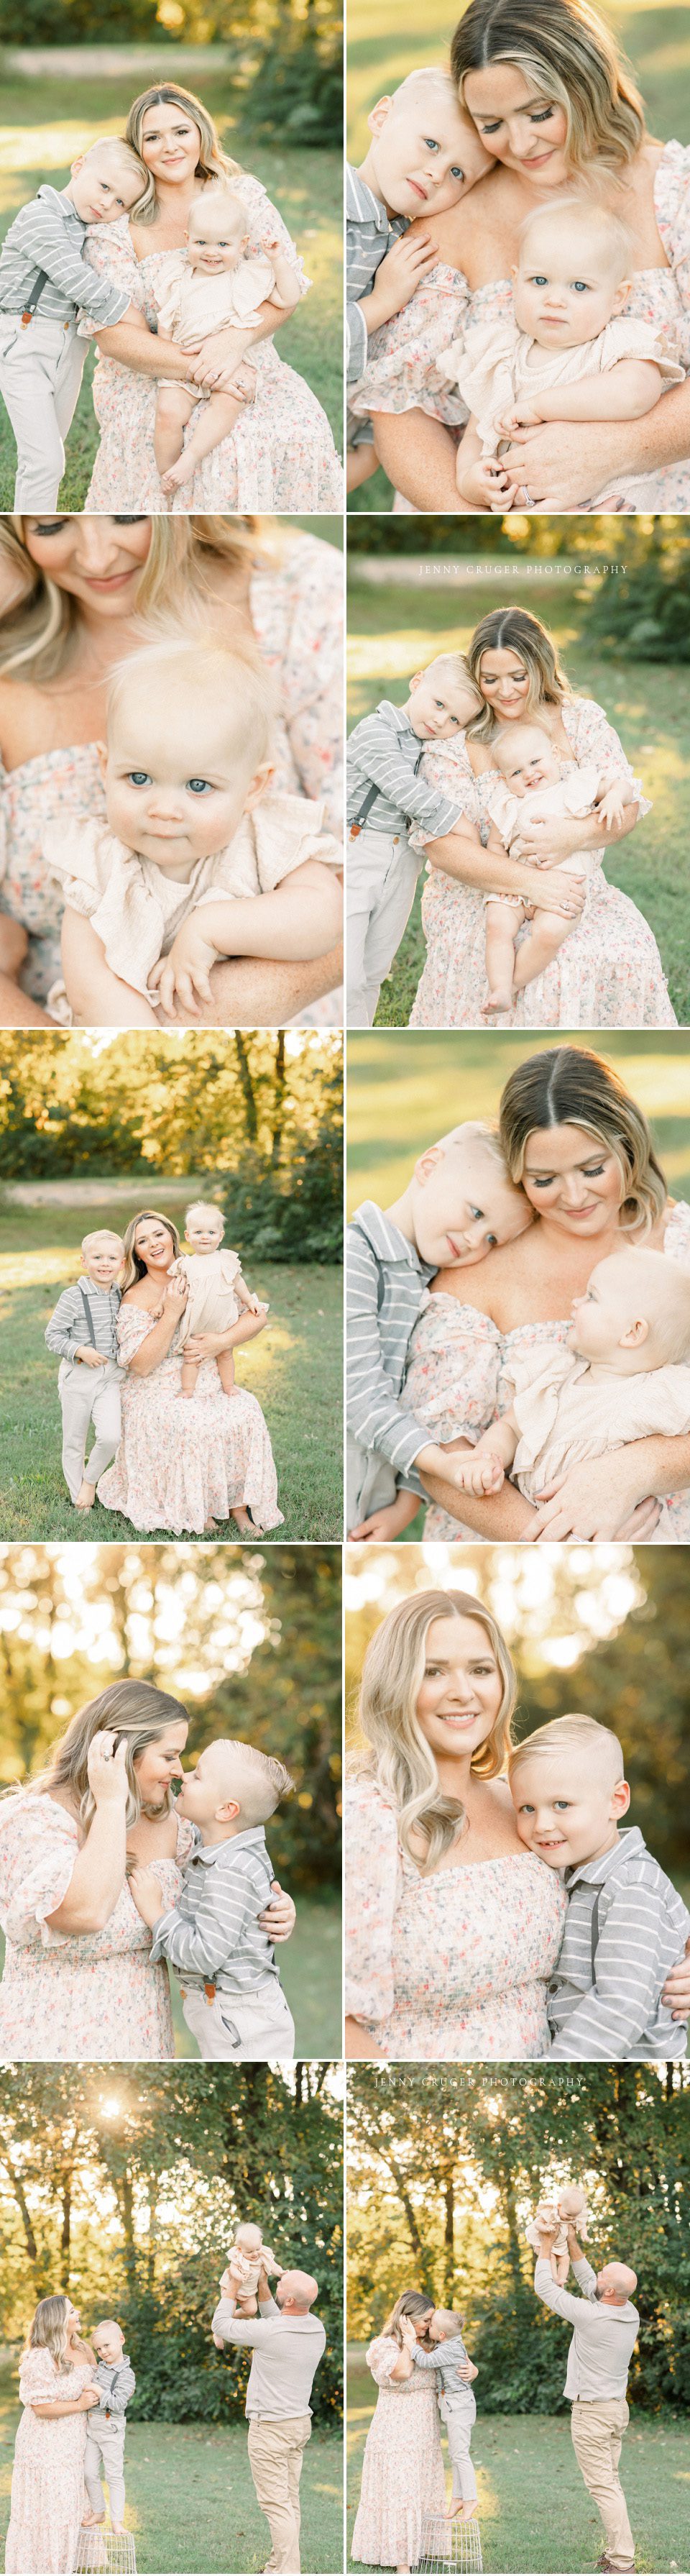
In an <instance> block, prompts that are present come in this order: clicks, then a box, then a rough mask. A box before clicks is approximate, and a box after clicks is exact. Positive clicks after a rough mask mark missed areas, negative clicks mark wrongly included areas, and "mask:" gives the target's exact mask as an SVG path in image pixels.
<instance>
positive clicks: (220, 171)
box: [125, 81, 242, 224]
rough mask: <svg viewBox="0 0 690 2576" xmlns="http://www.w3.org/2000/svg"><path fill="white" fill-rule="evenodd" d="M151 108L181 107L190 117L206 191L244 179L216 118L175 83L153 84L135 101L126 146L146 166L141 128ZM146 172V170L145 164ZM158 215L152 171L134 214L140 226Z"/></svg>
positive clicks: (197, 172)
mask: <svg viewBox="0 0 690 2576" xmlns="http://www.w3.org/2000/svg"><path fill="white" fill-rule="evenodd" d="M150 107H181V109H182V112H183V115H184V116H188V117H189V121H190V124H191V125H196V127H197V130H198V134H199V158H198V161H197V165H196V170H195V173H194V176H195V178H196V179H198V180H199V181H200V184H201V186H202V187H206V186H207V184H208V182H209V180H213V179H225V180H228V179H240V178H241V176H242V164H241V162H240V161H231V160H230V157H229V154H228V153H227V152H224V151H223V146H222V143H221V140H220V135H219V133H218V129H217V126H215V125H214V122H213V117H212V116H209V113H208V109H207V108H205V107H202V104H201V99H200V98H195V96H194V91H193V90H191V89H178V88H177V84H176V82H174V81H156V82H154V84H153V87H152V88H151V89H143V90H141V92H140V95H139V97H138V98H135V99H134V101H133V104H132V106H131V107H130V111H129V116H128V118H127V123H126V126H125V139H126V141H127V143H131V146H132V151H133V152H137V153H138V156H139V160H140V161H142V162H144V154H143V151H142V127H143V123H144V117H145V116H147V115H148V111H149V108H150ZM144 168H146V163H145V162H144ZM159 213H160V208H159V204H158V199H157V196H156V182H155V179H154V178H153V177H152V174H151V172H150V171H149V173H148V187H147V188H146V189H145V192H144V195H143V197H140V198H139V200H138V202H137V204H136V206H133V208H132V214H133V217H134V220H135V222H136V223H138V224H155V223H157V221H158V216H159Z"/></svg>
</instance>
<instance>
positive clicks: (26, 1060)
mask: <svg viewBox="0 0 690 2576" xmlns="http://www.w3.org/2000/svg"><path fill="white" fill-rule="evenodd" d="M200 1195H202V1196H203V1197H204V1198H211V1199H213V1200H216V1201H217V1203H218V1205H219V1206H220V1207H221V1208H222V1209H223V1213H224V1216H225V1237H224V1240H225V1242H226V1244H230V1245H232V1247H233V1249H234V1250H236V1251H237V1252H238V1253H239V1256H240V1260H241V1261H242V1265H243V1269H244V1275H245V1278H246V1280H247V1282H248V1285H249V1286H250V1287H251V1288H253V1289H255V1290H256V1292H257V1295H258V1296H260V1297H264V1298H267V1299H268V1301H269V1313H270V1320H269V1324H268V1326H267V1328H266V1331H265V1333H262V1334H261V1335H260V1336H259V1338H258V1340H257V1341H255V1342H250V1343H248V1344H247V1345H246V1346H243V1347H242V1349H241V1352H240V1354H239V1355H238V1360H237V1377H238V1383H239V1384H240V1385H242V1386H246V1387H248V1388H249V1389H250V1390H251V1392H252V1394H253V1395H256V1396H257V1397H258V1400H259V1403H260V1404H261V1405H262V1407H263V1410H264V1413H265V1415H266V1420H267V1423H268V1426H269V1432H270V1436H271V1442H272V1445H273V1452H274V1456H275V1460H276V1467H277V1471H278V1486H279V1501H280V1508H281V1511H282V1512H283V1514H284V1522H283V1524H282V1525H281V1526H280V1527H279V1528H278V1530H277V1531H276V1532H275V1534H274V1535H275V1537H276V1538H277V1539H280V1540H284V1539H286V1538H287V1539H293V1538H295V1539H324V1538H339V1537H340V1532H341V1528H342V1446H341V1436H340V1424H341V1416H342V1322H341V1317H342V1274H341V1260H342V1043H341V1039H340V1035H339V1033H338V1032H331V1031H325V1030H304V1029H287V1030H267V1029H259V1030H250V1031H245V1032H243V1031H242V1030H239V1029H238V1030H236V1031H233V1032H232V1033H222V1032H211V1033H209V1034H208V1035H206V1034H205V1033H204V1032H203V1031H195V1032H194V1033H193V1034H191V1035H190V1034H189V1033H182V1032H180V1035H179V1036H178V1034H177V1032H176V1031H171V1032H170V1033H168V1032H167V1031H161V1033H160V1036H159V1037H157V1036H153V1037H151V1038H149V1036H148V1035H147V1034H146V1033H145V1032H144V1031H143V1030H141V1031H137V1030H128V1031H126V1032H125V1031H122V1030H120V1031H113V1032H112V1034H111V1033H110V1032H106V1031H105V1030H103V1031H94V1030H87V1031H85V1032H83V1033H82V1034H77V1033H76V1032H74V1033H72V1032H70V1033H69V1035H68V1034H67V1033H63V1032H62V1031H58V1030H55V1031H54V1032H53V1031H45V1030H32V1031H30V1032H28V1031H27V1032H25V1033H23V1034H19V1033H18V1032H16V1033H14V1032H9V1031H7V1032H5V1034H4V1035H2V1036H0V1325H1V1326H2V1331H1V1335H0V1535H2V1537H3V1538H15V1539H20V1538H26V1537H28V1538H49V1539H56V1538H63V1537H64V1538H67V1537H69V1538H73V1537H74V1533H75V1524H74V1513H73V1512H72V1510H71V1508H70V1503H69V1497H68V1494H67V1490H66V1487H65V1485H64V1482H63V1477H62V1471H61V1466H60V1444H61V1421H60V1407H59V1402H58V1395H57V1362H56V1360H55V1358H54V1357H53V1355H52V1354H51V1352H50V1351H49V1350H47V1348H46V1345H45V1341H44V1333H45V1327H46V1324H47V1321H48V1317H49V1315H50V1314H51V1313H52V1310H53V1307H54V1306H55V1304H56V1301H57V1298H58V1296H59V1294H60V1291H61V1289H62V1288H63V1287H65V1285H66V1284H67V1282H68V1281H69V1280H71V1279H75V1278H77V1277H78V1275H79V1268H80V1249H79V1247H80V1244H81V1240H82V1237H83V1235H84V1234H86V1233H91V1232H93V1231H94V1230H95V1228H96V1227H98V1226H104V1225H105V1226H112V1227H113V1228H114V1231H115V1232H116V1233H117V1234H120V1235H122V1234H123V1233H124V1230H125V1226H126V1224H127V1222H128V1219H129V1218H130V1217H131V1216H133V1215H135V1213H136V1211H137V1209H138V1208H144V1207H154V1208H160V1210H161V1212H162V1214H163V1215H167V1216H169V1217H171V1219H172V1220H173V1223H175V1224H176V1225H177V1226H178V1228H179V1229H180V1231H183V1228H184V1211H185V1208H186V1207H188V1205H189V1202H190V1200H191V1199H192V1198H198V1197H199V1196H200ZM88 1530H89V1537H90V1538H94V1539H98V1538H103V1539H117V1538H124V1537H127V1535H128V1534H129V1532H130V1524H129V1522H128V1521H126V1520H125V1519H124V1518H123V1516H122V1514H121V1513H119V1512H107V1511H105V1510H104V1508H103V1507H102V1505H101V1504H100V1503H98V1502H96V1503H95V1504H94V1508H93V1512H91V1513H90V1514H89V1520H88ZM163 1535H165V1533H163Z"/></svg>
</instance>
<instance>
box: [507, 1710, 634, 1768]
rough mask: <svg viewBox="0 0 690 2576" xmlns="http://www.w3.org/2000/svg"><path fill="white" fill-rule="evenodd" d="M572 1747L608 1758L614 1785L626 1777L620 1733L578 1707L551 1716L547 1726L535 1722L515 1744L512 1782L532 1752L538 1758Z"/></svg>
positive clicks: (511, 1755)
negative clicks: (570, 1713) (565, 1712)
mask: <svg viewBox="0 0 690 2576" xmlns="http://www.w3.org/2000/svg"><path fill="white" fill-rule="evenodd" d="M573 1751H575V1752H584V1753H588V1754H589V1755H590V1758H592V1759H594V1760H595V1761H596V1760H597V1759H598V1757H599V1756H601V1757H602V1758H605V1767H606V1770H607V1771H608V1772H609V1773H610V1778H611V1784H612V1786H613V1785H614V1784H615V1782H616V1781H617V1780H623V1779H624V1778H625V1764H624V1761H623V1747H622V1745H621V1744H619V1742H618V1737H617V1735H614V1734H613V1731H612V1729H611V1727H610V1726H600V1724H599V1720H598V1718H596V1717H587V1716H585V1715H584V1714H583V1713H582V1712H581V1711H579V1710H577V1711H576V1712H575V1713H574V1714H573V1715H571V1716H569V1717H552V1718H549V1721H548V1724H547V1725H546V1726H535V1729H534V1734H533V1735H525V1736H524V1737H523V1741H522V1743H521V1744H515V1745H513V1747H512V1750H511V1751H510V1753H509V1755H508V1777H509V1779H510V1781H511V1784H512V1781H513V1779H514V1776H515V1773H516V1771H519V1770H520V1767H521V1765H522V1766H524V1764H525V1763H526V1762H531V1759H532V1755H533V1754H536V1756H537V1758H538V1757H539V1755H540V1754H544V1753H546V1754H549V1753H560V1752H563V1753H570V1752H573Z"/></svg>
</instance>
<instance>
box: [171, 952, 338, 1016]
mask: <svg viewBox="0 0 690 2576" xmlns="http://www.w3.org/2000/svg"><path fill="white" fill-rule="evenodd" d="M342 972H343V952H342V946H341V944H340V943H339V944H338V947H337V948H331V949H329V952H328V956H327V957H315V958H314V959H313V960H312V962H311V963H309V964H305V965H294V966H293V965H289V964H286V963H284V961H283V959H282V958H280V957H266V958H261V957H247V958H242V957H237V958H235V957H233V958H232V959H230V960H228V963H227V964H226V965H223V966H214V967H213V968H212V971H211V1000H210V1002H198V1003H197V1011H196V1025H197V1027H202V1028H204V1027H205V1028H210V1029H282V1028H285V1026H286V1023H287V1021H289V1020H294V1019H297V1018H298V1016H299V1013H300V1011H305V1010H307V1009H308V1007H309V1004H310V1002H318V1001H320V1000H321V996H322V994H324V993H331V992H332V991H333V988H334V986H336V985H338V984H340V982H341V980H342ZM163 1025H164V1026H166V1027H169V1028H186V1026H187V1021H186V1017H185V1013H184V1011H181V1010H179V1011H178V1010H177V1008H176V1009H175V1010H174V1011H172V1012H170V1013H169V1014H168V1017H167V1020H166V1019H165V1018H164V1019H163Z"/></svg>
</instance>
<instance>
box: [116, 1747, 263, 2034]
mask: <svg viewBox="0 0 690 2576" xmlns="http://www.w3.org/2000/svg"><path fill="white" fill-rule="evenodd" d="M293 1787H294V1781H292V1780H291V1778H290V1773H289V1771H287V1770H286V1768H285V1763H284V1762H278V1761H276V1760H275V1759H274V1757H273V1755H272V1754H269V1753H260V1752H259V1750H258V1748H257V1746H256V1745H254V1744H243V1743H237V1742H235V1743H231V1742H229V1741H227V1739H226V1738H225V1737H223V1736H217V1737H216V1738H215V1740H214V1742H213V1743H212V1744H207V1745H206V1747H205V1750H204V1752H203V1753H200V1755H199V1760H198V1762H197V1766H196V1770H195V1771H186V1772H185V1777H184V1786H183V1788H182V1789H181V1791H180V1795H179V1798H178V1799H177V1801H176V1814H177V1815H179V1816H186V1817H188V1818H189V1821H190V1823H191V1824H193V1825H196V1827H197V1833H196V1838H195V1843H194V1848H193V1850H192V1852H191V1854H190V1858H189V1860H188V1862H187V1866H186V1869H185V1872H184V1876H183V1880H182V1890H181V1894H180V1899H179V1903H178V1904H177V1905H171V1906H169V1907H168V1908H167V1909H166V1908H164V1905H163V1898H162V1894H161V1888H160V1882H159V1880H158V1879H157V1878H156V1875H155V1871H154V1870H151V1869H135V1870H133V1871H132V1874H131V1877H130V1881H129V1886H130V1892H131V1895H132V1897H133V1899H134V1903H135V1905H136V1907H137V1911H138V1913H139V1914H140V1915H141V1917H142V1921H143V1922H144V1923H148V1925H149V1928H150V1930H151V1931H152V1932H153V1946H152V1949H151V1953H150V1964H151V1966H152V1967H155V1966H156V1963H157V1961H158V1960H159V1959H168V1960H169V1962H170V1965H171V1967H173V1968H177V1970H178V1972H179V1975H180V1977H181V1978H183V1979H184V1984H183V1985H182V1989H181V1991H182V1998H183V2010H184V2017H185V2021H186V2023H187V2027H188V2029H189V2030H191V2032H192V2036H193V2038H194V2039H196V2040H198V2043H199V2051H200V2055H201V2056H202V2057H203V2058H213V2059H227V2060H229V2061H231V2062H232V2063H233V2064H235V2065H239V2064H240V2063H241V2062H242V2061H243V2060H244V2059H245V2058H250V2059H260V2060H261V2061H262V2062H263V2063H265V2062H266V2060H267V2059H268V2058H274V2057H279V2058H283V2057H294V2053H295V2027H294V2022H293V2019H292V2014H291V2013H290V2012H289V2010H288V2006H287V2003H286V2001H285V1996H284V1994H283V1989H282V1986H281V1982H280V1972H279V1969H278V1968H277V1966H276V1961H275V1956H274V1952H273V1947H272V1944H271V1941H270V1940H269V1936H268V1933H267V1932H262V1931H261V1928H260V1923H259V1916H260V1915H262V1914H263V1913H264V1912H265V1909H266V1906H267V1905H269V1904H270V1901H271V1891H272V1881H273V1870H272V1868H271V1862H270V1860H269V1856H268V1852H267V1850H266V1837H265V1834H264V1825H265V1823H266V1822H267V1819H268V1817H269V1816H272V1815H274V1813H275V1809H276V1807H277V1805H278V1801H279V1799H280V1798H284V1797H286V1796H287V1795H288V1794H289V1791H290V1790H291V1789H292V1788H293Z"/></svg>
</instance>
